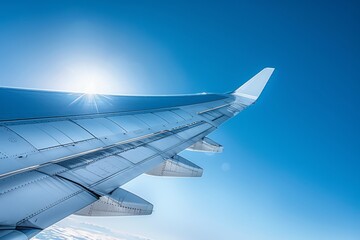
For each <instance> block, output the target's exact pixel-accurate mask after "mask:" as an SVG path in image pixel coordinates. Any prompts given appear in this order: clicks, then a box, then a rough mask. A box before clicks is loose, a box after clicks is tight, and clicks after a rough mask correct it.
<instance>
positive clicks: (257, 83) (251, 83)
mask: <svg viewBox="0 0 360 240" xmlns="http://www.w3.org/2000/svg"><path fill="white" fill-rule="evenodd" d="M274 71H275V68H273V67H266V68H264V69H263V70H261V71H260V72H259V73H258V74H256V75H255V76H253V77H252V78H251V79H250V80H248V81H247V82H246V83H244V84H243V85H241V86H240V87H239V88H238V89H236V90H235V91H234V92H233V94H235V95H237V96H241V97H246V98H249V99H252V100H254V101H256V100H257V99H258V97H259V96H260V94H261V92H262V91H263V89H264V87H265V86H266V84H267V82H268V81H269V79H270V77H271V75H272V74H273V72H274Z"/></svg>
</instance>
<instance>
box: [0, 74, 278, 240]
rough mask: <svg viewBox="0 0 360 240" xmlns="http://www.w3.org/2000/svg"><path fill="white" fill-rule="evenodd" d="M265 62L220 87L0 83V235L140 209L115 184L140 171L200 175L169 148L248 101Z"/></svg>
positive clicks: (260, 85)
mask: <svg viewBox="0 0 360 240" xmlns="http://www.w3.org/2000/svg"><path fill="white" fill-rule="evenodd" d="M273 71H274V68H264V69H263V70H262V71H260V72H259V73H258V74H257V75H255V76H254V77H252V78H251V79H250V80H248V81H247V82H246V83H244V84H243V85H242V86H241V87H239V88H238V89H236V90H235V91H233V92H229V93H225V94H210V93H202V94H193V95H174V96H124V95H122V96H118V95H101V94H81V93H66V92H56V91H44V90H30V89H16V88H0V239H4V240H8V239H17V240H28V239H31V238H32V237H34V236H35V235H36V234H38V233H39V232H41V231H42V230H44V229H46V228H47V227H49V226H51V225H53V224H55V223H56V222H58V221H60V220H61V219H63V218H65V217H67V216H69V215H71V214H75V215H82V216H87V217H92V216H130V215H149V214H151V213H152V211H153V205H152V204H151V203H149V202H147V201H146V200H144V199H142V198H140V197H138V196H136V195H135V194H133V193H130V192H128V191H126V190H124V189H122V188H121V186H122V185H124V184H125V183H127V182H129V181H131V180H132V179H134V178H136V177H138V176H139V175H141V174H144V173H146V174H150V175H155V176H169V177H201V176H202V174H203V169H202V168H201V167H199V166H197V165H196V164H194V163H192V162H190V161H189V160H187V159H185V158H183V157H181V156H180V155H178V154H179V153H180V152H182V151H184V150H191V151H200V152H213V153H218V152H222V150H223V147H222V146H221V145H220V144H218V143H216V142H215V141H214V140H211V139H210V138H208V137H206V136H207V135H208V134H209V133H211V132H213V131H214V130H216V129H217V128H218V127H219V125H221V124H222V123H224V122H225V121H227V120H228V119H230V118H232V117H234V116H235V115H237V114H238V113H239V112H241V111H242V110H244V109H245V108H247V107H248V106H250V105H252V104H253V103H255V101H256V100H257V99H258V97H259V96H260V94H261V92H262V91H263V89H264V87H265V85H266V84H267V82H268V80H269V78H270V76H271V75H272V73H273Z"/></svg>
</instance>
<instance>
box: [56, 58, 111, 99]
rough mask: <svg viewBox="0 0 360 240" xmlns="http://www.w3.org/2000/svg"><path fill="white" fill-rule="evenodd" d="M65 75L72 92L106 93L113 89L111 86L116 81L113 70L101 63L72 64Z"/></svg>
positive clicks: (68, 88)
mask: <svg viewBox="0 0 360 240" xmlns="http://www.w3.org/2000/svg"><path fill="white" fill-rule="evenodd" d="M63 75H64V76H63V79H64V81H63V83H64V85H65V88H66V89H67V90H69V91H72V92H80V93H86V94H104V93H110V92H111V91H112V90H113V89H111V87H110V85H111V83H114V82H113V81H114V76H113V72H112V71H111V69H108V68H106V67H102V66H101V65H99V64H90V63H89V62H87V63H80V64H79V63H77V64H72V65H71V67H69V68H67V69H66V72H65V73H64V74H63Z"/></svg>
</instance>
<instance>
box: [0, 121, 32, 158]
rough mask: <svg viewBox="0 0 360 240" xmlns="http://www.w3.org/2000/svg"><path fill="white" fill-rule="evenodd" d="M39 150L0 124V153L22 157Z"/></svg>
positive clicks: (5, 155) (10, 156)
mask: <svg viewBox="0 0 360 240" xmlns="http://www.w3.org/2000/svg"><path fill="white" fill-rule="evenodd" d="M34 152H37V150H36V149H35V148H34V147H33V146H32V145H31V144H29V143H28V142H27V141H25V140H24V139H23V138H21V137H20V136H19V135H17V134H16V133H14V132H13V131H11V130H10V129H8V128H6V127H1V126H0V153H1V155H2V156H3V157H4V158H5V157H9V158H12V157H20V156H23V155H26V154H29V153H34Z"/></svg>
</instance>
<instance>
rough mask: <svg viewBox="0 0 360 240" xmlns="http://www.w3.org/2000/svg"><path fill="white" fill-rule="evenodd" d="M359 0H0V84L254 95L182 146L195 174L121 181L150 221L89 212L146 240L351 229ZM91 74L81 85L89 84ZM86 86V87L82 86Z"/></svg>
mask: <svg viewBox="0 0 360 240" xmlns="http://www.w3.org/2000/svg"><path fill="white" fill-rule="evenodd" d="M359 9H360V6H359V4H358V3H356V2H355V1H330V2H326V3H322V2H321V1H317V2H314V1H301V2H295V1H294V2H290V1H284V2H281V1H271V2H270V1H241V2H240V1H188V2H186V1H147V2H146V1H71V2H70V1H23V2H22V1H2V2H1V3H0V66H1V68H0V69H1V71H0V85H2V86H15V87H31V88H45V89H57V90H70V91H79V90H83V89H84V88H85V90H89V89H90V90H91V89H94V88H95V89H96V90H98V91H99V92H104V93H118V94H178V93H198V92H204V91H206V92H227V91H230V90H233V89H235V88H236V87H238V86H239V85H241V84H242V83H243V82H245V81H246V80H247V79H249V78H250V77H251V76H252V75H254V74H255V73H257V72H258V71H260V70H261V69H262V68H263V67H268V66H269V67H275V68H276V71H275V73H274V75H273V77H272V78H271V80H270V82H269V84H268V86H267V87H266V89H265V91H264V92H263V94H262V96H261V98H260V99H259V101H258V102H257V103H256V104H255V105H254V106H252V107H251V108H249V109H247V110H246V111H244V112H242V113H241V114H240V115H238V117H237V118H235V119H233V120H231V121H230V122H228V123H226V124H225V125H224V126H223V127H222V128H220V129H219V130H218V131H217V132H215V133H213V134H212V135H211V137H212V138H213V139H215V140H216V141H218V142H220V143H222V144H223V145H224V146H225V152H224V153H223V154H221V155H203V154H199V153H189V152H185V153H183V156H186V157H187V158H188V159H190V160H193V161H194V162H196V163H197V164H198V165H200V166H202V167H203V168H204V169H205V173H204V177H203V178H201V179H169V178H155V177H150V176H142V177H140V178H139V179H135V180H134V181H133V182H130V183H129V184H127V185H126V186H125V187H126V188H127V189H129V190H132V191H133V192H135V193H136V194H138V195H140V196H142V197H144V198H145V199H147V200H149V201H150V202H152V203H154V205H155V212H154V214H153V215H152V216H149V217H124V218H100V219H90V220H88V219H87V220H86V221H90V222H92V223H94V224H99V225H101V226H109V227H111V228H113V229H118V230H123V231H127V232H131V233H133V234H140V235H142V236H146V237H148V238H150V239H158V240H161V239H167V240H168V239H171V240H172V239H175V240H177V239H207V240H209V239H244V240H272V239H274V240H275V239H276V240H282V239H284V240H285V239H286V240H288V239H317V240H318V239H326V240H331V239H346V240H353V239H354V240H355V239H359V238H360V177H359V172H360V162H359V161H360V146H359V143H360V129H359V122H360V113H359V107H358V106H359V104H360V99H359V90H360V73H359V67H360V60H359V59H360V44H359V42H360V26H359V23H360V12H359ZM89 80H90V81H89ZM89 82H90V83H89Z"/></svg>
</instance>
